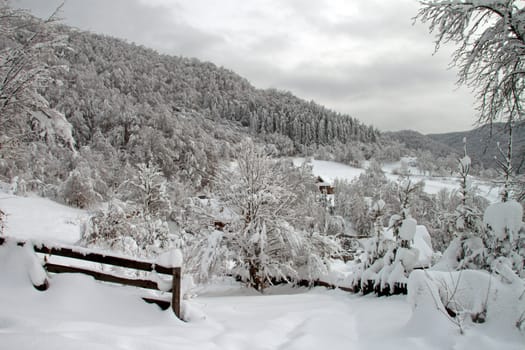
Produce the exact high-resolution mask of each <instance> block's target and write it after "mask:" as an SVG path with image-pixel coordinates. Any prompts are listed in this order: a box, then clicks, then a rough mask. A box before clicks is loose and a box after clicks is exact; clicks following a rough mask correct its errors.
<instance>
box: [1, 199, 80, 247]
mask: <svg viewBox="0 0 525 350" xmlns="http://www.w3.org/2000/svg"><path fill="white" fill-rule="evenodd" d="M0 209H2V210H3V211H4V213H5V214H6V216H7V222H6V229H5V232H4V233H5V234H6V235H8V236H13V237H19V238H33V239H38V240H52V241H54V242H58V243H69V244H71V243H75V242H77V241H78V240H79V238H80V227H81V226H80V225H81V223H83V222H84V221H85V220H86V219H87V217H88V213H87V211H85V210H79V209H75V208H70V207H67V206H64V205H61V204H59V203H56V202H53V201H51V200H49V199H45V198H41V197H35V196H28V197H20V196H15V195H12V194H9V193H6V192H0Z"/></svg>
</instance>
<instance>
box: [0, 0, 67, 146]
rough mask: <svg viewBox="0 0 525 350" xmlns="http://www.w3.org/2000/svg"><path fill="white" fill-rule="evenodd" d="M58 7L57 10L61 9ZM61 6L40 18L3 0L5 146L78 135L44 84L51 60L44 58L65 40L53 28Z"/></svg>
mask: <svg viewBox="0 0 525 350" xmlns="http://www.w3.org/2000/svg"><path fill="white" fill-rule="evenodd" d="M57 11H58V10H57ZM55 15H56V12H55V13H53V14H52V15H51V16H50V17H49V18H48V19H47V20H40V19H37V18H35V17H33V16H31V15H29V14H28V13H27V12H25V11H23V10H18V9H13V8H11V7H10V6H9V2H8V1H7V0H2V1H1V2H0V35H1V36H2V39H1V41H0V82H1V83H0V150H1V151H2V152H3V153H5V152H7V153H12V152H13V151H14V150H15V149H16V147H17V144H18V143H20V142H24V141H27V140H32V139H35V138H39V137H42V136H44V137H47V138H50V139H54V137H55V134H57V136H60V137H62V138H63V140H64V141H65V143H66V144H67V145H68V146H69V147H71V148H72V147H73V144H74V141H73V138H72V135H71V125H70V124H69V123H68V122H67V120H66V119H65V117H64V116H63V114H61V113H59V112H57V111H56V110H53V109H51V108H50V107H49V103H48V101H47V100H46V99H45V98H44V97H43V96H42V95H41V94H40V92H39V89H42V88H44V87H45V86H47V84H48V83H49V82H50V80H51V79H50V72H51V69H52V68H51V66H50V65H49V64H48V63H46V62H45V61H44V59H45V58H47V56H50V55H51V56H52V55H54V49H55V48H56V47H57V46H59V45H63V38H62V37H61V36H59V35H57V33H56V32H55V31H54V29H53V23H54V22H55Z"/></svg>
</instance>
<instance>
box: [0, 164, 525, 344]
mask: <svg viewBox="0 0 525 350" xmlns="http://www.w3.org/2000/svg"><path fill="white" fill-rule="evenodd" d="M317 164H319V163H317ZM340 169H342V171H344V166H343V167H340ZM329 171H330V170H329ZM352 171H356V170H352V169H350V170H349V172H352ZM332 174H333V172H332ZM327 178H328V179H330V177H328V176H327ZM0 208H1V209H2V210H3V211H4V212H5V213H6V214H7V225H6V232H5V234H6V235H10V236H15V237H21V238H35V239H39V240H40V239H45V240H50V241H55V242H60V243H69V244H72V243H74V242H76V241H77V240H78V238H79V233H80V225H81V223H82V222H83V221H84V220H85V219H86V217H87V215H88V213H87V212H85V211H82V210H76V209H71V208H68V207H65V206H62V205H59V204H57V203H55V202H52V201H49V200H46V199H42V198H37V197H17V196H14V195H10V194H6V193H0ZM29 253H30V252H29ZM27 254H28V251H27V249H22V248H19V247H14V246H6V245H4V246H0V348H1V349H31V350H33V349H42V350H47V349H53V350H55V349H69V348H74V349H146V348H150V349H192V350H199V349H302V350H305V349H320V348H327V349H371V350H375V349H381V350H383V349H385V348H386V349H423V350H424V349H456V350H461V349H476V350H482V349H516V350H517V349H520V350H521V349H523V345H524V344H525V339H524V338H523V337H522V336H521V335H520V334H519V333H518V332H513V331H512V330H510V331H509V330H502V329H500V328H498V327H494V326H493V325H492V324H486V325H476V326H471V327H469V325H466V326H465V328H466V332H465V334H464V335H460V334H459V329H458V328H457V327H456V326H455V325H454V324H453V323H452V322H448V321H447V322H441V323H437V324H436V323H433V320H434V318H432V317H430V318H428V319H425V318H421V313H420V314H419V317H418V318H417V319H414V318H413V316H412V310H411V306H410V304H409V303H408V302H407V299H406V297H404V296H396V297H388V298H385V297H383V298H377V297H375V296H365V297H363V296H359V295H353V294H350V293H346V292H343V291H340V290H327V289H325V288H321V287H318V288H314V289H311V290H308V289H301V288H298V289H292V288H290V287H286V286H280V287H275V288H271V289H270V290H268V292H267V293H266V294H265V295H260V294H258V293H256V292H254V291H252V290H248V289H245V288H243V287H242V286H240V285H239V284H237V283H235V282H232V281H225V282H222V283H218V282H215V283H212V284H211V285H209V286H207V287H206V288H204V289H203V288H202V287H201V289H198V290H195V291H194V292H195V293H196V296H195V297H193V298H191V299H189V300H186V301H185V302H184V305H183V314H184V315H185V318H186V319H187V321H188V322H182V321H180V320H178V319H177V318H176V317H175V316H174V315H173V314H172V313H171V312H170V311H160V310H159V309H158V308H157V307H156V306H154V305H149V304H146V303H144V302H143V301H142V300H141V299H140V296H142V295H144V293H146V292H144V291H141V290H139V289H135V288H131V287H121V286H115V285H108V284H103V283H100V282H97V281H95V280H93V279H92V278H90V277H87V276H82V275H74V274H62V275H55V276H52V277H51V279H50V288H49V289H48V290H47V291H45V292H39V291H37V290H35V289H34V288H33V286H32V285H31V282H30V279H29V277H28V270H27V264H28V257H27ZM340 264H342V263H340ZM337 269H344V266H338V267H337ZM429 312H434V313H435V312H437V311H435V310H434V311H429Z"/></svg>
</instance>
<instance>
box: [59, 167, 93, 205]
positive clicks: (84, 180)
mask: <svg viewBox="0 0 525 350" xmlns="http://www.w3.org/2000/svg"><path fill="white" fill-rule="evenodd" d="M59 191H60V196H61V197H62V198H63V200H64V202H65V203H66V204H68V205H71V206H74V207H77V208H89V207H91V206H92V205H93V204H95V203H97V202H99V201H100V200H101V199H102V196H101V195H100V194H98V193H97V192H96V191H95V189H94V188H93V181H92V179H91V178H90V177H89V174H88V173H86V172H83V171H80V170H77V169H75V170H73V171H72V172H71V174H70V175H69V177H68V178H67V180H66V181H65V182H64V183H63V184H62V186H61V187H60V190H59Z"/></svg>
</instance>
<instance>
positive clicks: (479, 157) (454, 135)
mask: <svg viewBox="0 0 525 350" xmlns="http://www.w3.org/2000/svg"><path fill="white" fill-rule="evenodd" d="M383 136H384V137H389V138H391V139H393V140H395V141H397V142H400V143H402V144H404V145H405V146H406V147H407V148H408V149H411V150H417V151H429V152H431V153H432V154H433V155H435V156H438V157H444V156H447V155H451V154H452V155H455V156H458V157H459V156H461V155H462V154H463V152H464V145H463V140H464V139H465V140H466V141H467V153H468V155H469V156H470V158H471V159H472V162H473V164H477V165H481V166H483V167H484V168H496V166H497V165H496V161H495V159H494V157H499V158H500V159H501V156H500V154H499V151H498V149H497V144H498V143H499V144H500V146H501V148H502V149H503V150H504V151H506V148H507V142H508V141H507V140H508V131H507V128H506V126H505V124H504V123H493V124H492V126H491V125H483V126H480V127H478V128H475V129H473V130H469V131H458V132H449V133H442V134H428V135H424V134H422V133H420V132H417V131H413V130H402V131H390V132H384V133H383ZM513 159H514V163H513V164H514V167H515V169H516V171H518V172H519V173H523V172H525V124H524V123H521V125H518V126H516V127H515V128H514V132H513Z"/></svg>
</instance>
